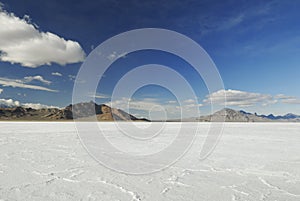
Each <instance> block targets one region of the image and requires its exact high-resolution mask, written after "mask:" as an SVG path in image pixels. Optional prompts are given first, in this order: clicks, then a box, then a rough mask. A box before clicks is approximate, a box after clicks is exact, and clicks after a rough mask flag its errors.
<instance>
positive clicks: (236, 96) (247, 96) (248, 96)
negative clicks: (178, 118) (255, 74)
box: [203, 89, 277, 107]
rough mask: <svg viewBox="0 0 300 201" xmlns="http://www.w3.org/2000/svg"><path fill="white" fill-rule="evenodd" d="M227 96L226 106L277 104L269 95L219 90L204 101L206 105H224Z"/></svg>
mask: <svg viewBox="0 0 300 201" xmlns="http://www.w3.org/2000/svg"><path fill="white" fill-rule="evenodd" d="M224 96H226V105H228V106H239V107H249V106H254V105H256V104H262V105H267V104H272V103H276V102H277V100H276V99H274V98H273V96H271V95H269V94H260V93H252V92H246V91H238V90H231V89H229V90H219V91H217V92H214V93H211V94H209V95H207V96H206V99H204V100H203V102H204V103H206V104H208V103H210V102H214V103H217V104H221V105H223V104H224V103H223V98H224Z"/></svg>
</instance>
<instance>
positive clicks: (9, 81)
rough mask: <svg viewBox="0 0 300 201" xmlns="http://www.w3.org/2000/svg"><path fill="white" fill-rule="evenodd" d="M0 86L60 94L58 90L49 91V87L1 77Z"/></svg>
mask: <svg viewBox="0 0 300 201" xmlns="http://www.w3.org/2000/svg"><path fill="white" fill-rule="evenodd" d="M0 85H2V86H4V87H18V88H25V89H35V90H41V91H49V92H58V91H57V90H53V89H49V88H47V87H42V86H38V85H31V84H26V80H18V79H9V78H4V77H0Z"/></svg>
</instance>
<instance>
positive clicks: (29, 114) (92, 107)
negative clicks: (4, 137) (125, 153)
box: [0, 102, 149, 121]
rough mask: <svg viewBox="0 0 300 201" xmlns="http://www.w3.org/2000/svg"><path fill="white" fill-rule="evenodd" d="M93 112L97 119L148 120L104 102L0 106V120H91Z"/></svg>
mask: <svg viewBox="0 0 300 201" xmlns="http://www.w3.org/2000/svg"><path fill="white" fill-rule="evenodd" d="M95 113H96V117H97V120H98V121H149V120H148V119H144V118H137V117H135V116H133V115H131V114H128V113H126V112H124V111H122V110H120V109H116V108H111V107H109V106H107V105H105V104H100V105H98V104H96V103H94V102H85V103H78V104H74V105H69V106H67V107H65V108H64V109H59V108H43V109H32V108H25V107H14V108H8V107H5V108H4V107H3V108H0V120H22V121H60V120H72V119H78V120H82V121H89V120H92V118H93V116H94V115H95Z"/></svg>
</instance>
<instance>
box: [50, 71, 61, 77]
mask: <svg viewBox="0 0 300 201" xmlns="http://www.w3.org/2000/svg"><path fill="white" fill-rule="evenodd" d="M51 75H54V76H59V77H61V76H62V74H61V73H59V72H53V73H51Z"/></svg>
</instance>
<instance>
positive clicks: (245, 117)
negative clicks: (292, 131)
mask: <svg viewBox="0 0 300 201" xmlns="http://www.w3.org/2000/svg"><path fill="white" fill-rule="evenodd" d="M223 120H225V121H226V122H300V115H296V114H291V113H289V114H286V115H284V116H275V115H273V114H269V115H258V114H256V113H254V114H253V113H249V112H245V111H243V110H240V111H237V110H233V109H229V108H225V109H222V110H220V111H218V112H215V113H214V114H212V115H207V116H201V117H199V118H191V119H189V121H201V122H210V121H223Z"/></svg>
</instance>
